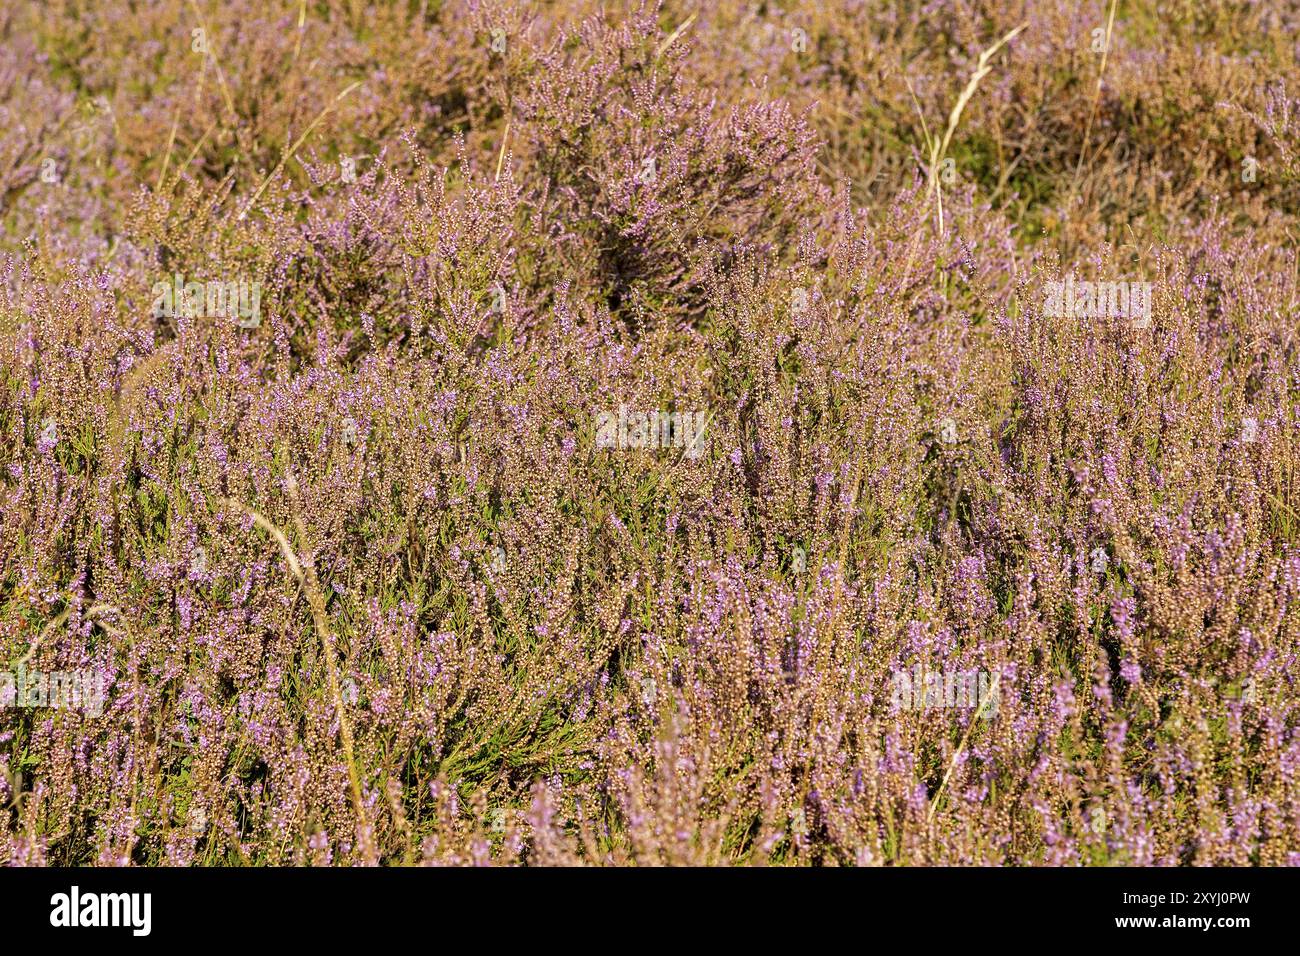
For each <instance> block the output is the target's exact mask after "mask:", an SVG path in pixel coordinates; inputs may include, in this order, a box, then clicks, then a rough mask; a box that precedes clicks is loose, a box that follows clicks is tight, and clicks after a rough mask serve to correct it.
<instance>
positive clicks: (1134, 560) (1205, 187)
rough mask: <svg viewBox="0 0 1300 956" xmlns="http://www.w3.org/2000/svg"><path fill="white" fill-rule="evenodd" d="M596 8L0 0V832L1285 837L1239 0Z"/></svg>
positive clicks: (1287, 458)
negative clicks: (90, 687)
mask: <svg viewBox="0 0 1300 956" xmlns="http://www.w3.org/2000/svg"><path fill="white" fill-rule="evenodd" d="M352 6H357V9H356V10H352ZM622 6H623V5H617V4H614V5H611V4H600V3H596V2H595V0H565V2H563V3H557V4H534V3H530V2H526V0H481V2H479V0H475V2H471V0H452V2H448V3H441V4H424V3H421V4H415V3H403V4H364V3H363V4H360V5H342V6H340V5H322V4H309V5H306V6H305V7H301V9H302V10H303V11H305V13H304V14H303V15H302V16H301V17H300V4H299V3H297V2H292V0H271V2H269V3H268V2H262V0H259V2H256V3H254V2H251V0H231V2H224V3H215V2H207V0H200V2H198V3H197V4H191V3H181V2H176V0H168V2H162V3H155V4H129V3H126V2H123V0H104V2H102V3H97V4H90V5H86V4H73V5H54V6H51V5H48V4H43V3H39V2H36V0H7V2H5V3H3V4H0V33H2V34H3V42H0V673H12V674H18V673H20V672H21V673H22V674H23V675H28V674H60V675H63V674H86V675H95V678H94V679H95V681H96V682H98V683H97V684H96V689H97V692H98V690H99V689H100V688H101V687H102V699H101V696H99V695H98V693H97V696H96V700H95V703H96V706H93V707H91V706H77V702H78V699H79V698H78V697H76V696H71V695H65V696H64V697H60V698H59V703H60V706H57V707H52V706H40V703H41V700H42V699H48V695H46V696H45V698H42V696H41V694H39V693H38V694H34V695H28V694H24V701H25V703H24V705H23V706H8V705H3V701H0V862H5V863H10V864H33V865H86V864H99V865H150V866H152V865H165V864H181V865H188V864H202V865H230V864H254V865H303V866H307V865H312V866H350V865H373V864H383V865H403V864H406V865H412V864H421V863H423V864H437V865H462V864H463V865H470V864H483V863H499V864H521V863H522V864H541V865H566V864H585V865H602V864H604V865H632V864H636V865H646V864H739V865H749V864H755V865H757V864H781V865H832V864H834V865H918V864H919V865H930V864H940V865H952V864H957V865H987V864H1032V865H1042V864H1047V865H1079V864H1089V865H1104V864H1109V865H1188V864H1197V865H1242V866H1244V865H1277V864H1284V863H1294V862H1298V861H1300V701H1297V697H1296V693H1295V688H1296V686H1297V682H1298V681H1300V655H1297V647H1298V646H1300V483H1298V482H1297V475H1296V471H1297V462H1300V406H1298V404H1297V398H1296V396H1297V395H1300V360H1298V359H1297V356H1298V355H1300V331H1298V330H1297V323H1296V314H1297V308H1298V303H1300V260H1298V258H1297V255H1298V254H1297V249H1296V245H1295V239H1294V237H1295V236H1296V235H1298V234H1300V191H1298V190H1300V170H1298V168H1297V157H1298V156H1300V119H1298V118H1300V67H1297V63H1296V52H1297V51H1296V48H1295V43H1294V38H1295V36H1296V35H1297V33H1298V32H1300V12H1298V11H1297V8H1296V6H1295V4H1290V3H1277V4H1235V5H1223V4H1208V5H1204V6H1205V7H1206V9H1201V7H1200V6H1198V5H1194V4H1193V5H1179V8H1178V10H1176V11H1175V10H1163V11H1161V12H1159V13H1157V12H1153V10H1151V9H1147V7H1148V6H1149V5H1141V4H1124V5H1120V6H1119V7H1118V9H1119V16H1118V17H1117V18H1116V19H1115V22H1114V27H1113V31H1112V34H1111V36H1110V40H1109V45H1108V46H1107V48H1106V55H1105V57H1104V58H1103V57H1102V56H1101V55H1100V54H1099V53H1098V52H1096V50H1095V49H1094V46H1095V44H1094V39H1093V38H1094V36H1095V34H1094V31H1095V30H1096V29H1097V27H1098V25H1099V24H1101V25H1104V24H1105V23H1106V22H1107V13H1108V6H1107V5H1106V4H1103V3H1099V2H1087V3H1083V4H1079V3H1077V2H1073V0H1072V2H1065V0H1033V2H1026V0H979V2H973V3H972V2H968V0H936V2H933V3H928V4H915V3H901V4H893V5H884V6H882V5H879V4H863V3H857V2H850V0H836V2H830V3H826V4H817V5H776V4H763V5H755V4H752V3H743V2H740V0H718V2H715V3H708V4H703V5H700V4H690V3H686V2H684V0H671V2H667V0H666V2H664V3H662V4H657V3H654V2H645V3H638V4H633V5H630V6H628V7H627V8H626V9H613V8H616V7H622ZM785 7H789V9H785ZM805 7H807V8H808V9H805ZM327 8H328V9H327ZM814 8H815V9H814ZM194 31H202V34H201V37H202V42H198V39H197V38H196V34H195V32H194ZM999 41H1003V42H1001V43H999ZM24 680H26V677H24ZM11 696H13V699H14V701H17V696H16V692H15V694H14V695H11ZM82 696H83V697H84V695H82ZM83 703H84V701H83ZM101 705H102V706H101Z"/></svg>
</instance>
